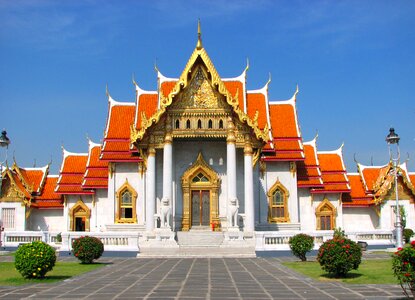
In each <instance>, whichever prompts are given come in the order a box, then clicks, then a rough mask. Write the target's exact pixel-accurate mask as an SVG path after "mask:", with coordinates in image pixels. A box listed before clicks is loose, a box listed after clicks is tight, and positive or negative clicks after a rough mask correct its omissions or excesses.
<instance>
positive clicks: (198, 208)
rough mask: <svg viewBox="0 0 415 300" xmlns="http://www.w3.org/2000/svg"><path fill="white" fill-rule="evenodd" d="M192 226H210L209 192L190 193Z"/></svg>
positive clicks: (195, 191) (196, 191) (197, 191)
mask: <svg viewBox="0 0 415 300" xmlns="http://www.w3.org/2000/svg"><path fill="white" fill-rule="evenodd" d="M191 218H192V226H210V191H209V190H193V191H192V216H191Z"/></svg>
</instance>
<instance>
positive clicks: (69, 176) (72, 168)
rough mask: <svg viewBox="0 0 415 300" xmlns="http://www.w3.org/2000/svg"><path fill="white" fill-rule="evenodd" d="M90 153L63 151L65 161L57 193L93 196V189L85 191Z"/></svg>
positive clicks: (60, 173)
mask: <svg viewBox="0 0 415 300" xmlns="http://www.w3.org/2000/svg"><path fill="white" fill-rule="evenodd" d="M87 161H88V153H71V152H68V151H66V150H65V149H63V161H62V166H61V169H60V172H59V179H58V182H57V185H56V189H55V192H56V193H58V194H64V195H71V194H76V195H82V194H93V193H94V191H93V190H92V189H83V188H82V182H83V181H84V174H85V172H86V164H87Z"/></svg>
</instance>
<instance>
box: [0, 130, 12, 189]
mask: <svg viewBox="0 0 415 300" xmlns="http://www.w3.org/2000/svg"><path fill="white" fill-rule="evenodd" d="M9 144H10V139H9V138H8V137H7V132H6V130H3V131H2V132H1V135H0V147H1V148H4V147H5V148H6V155H5V158H4V160H3V161H0V197H1V187H2V182H3V164H4V163H5V162H6V160H7V149H8V148H9Z"/></svg>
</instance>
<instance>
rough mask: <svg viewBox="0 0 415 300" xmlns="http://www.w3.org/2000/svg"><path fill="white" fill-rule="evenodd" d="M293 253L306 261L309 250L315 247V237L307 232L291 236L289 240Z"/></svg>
mask: <svg viewBox="0 0 415 300" xmlns="http://www.w3.org/2000/svg"><path fill="white" fill-rule="evenodd" d="M288 243H289V244H290V248H291V251H292V253H293V254H294V255H295V256H297V257H298V258H299V259H301V261H306V260H307V257H306V254H307V252H309V251H311V250H312V249H313V247H314V238H313V237H312V236H309V235H307V234H303V233H300V234H297V235H295V236H293V237H290V240H289V241H288Z"/></svg>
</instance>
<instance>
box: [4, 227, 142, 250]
mask: <svg viewBox="0 0 415 300" xmlns="http://www.w3.org/2000/svg"><path fill="white" fill-rule="evenodd" d="M58 234H59V233H58V232H46V231H3V232H2V233H1V242H2V245H1V246H2V247H18V246H19V245H20V244H24V243H31V242H34V241H43V242H45V243H48V244H50V245H52V246H55V247H57V248H60V250H62V251H70V250H71V249H72V241H73V240H74V239H76V238H79V237H81V236H94V237H97V238H99V239H100V240H101V241H102V243H103V244H104V249H105V250H107V251H138V249H139V247H138V240H139V237H140V234H139V233H137V232H64V233H61V237H62V242H58V241H57V235H58Z"/></svg>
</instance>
